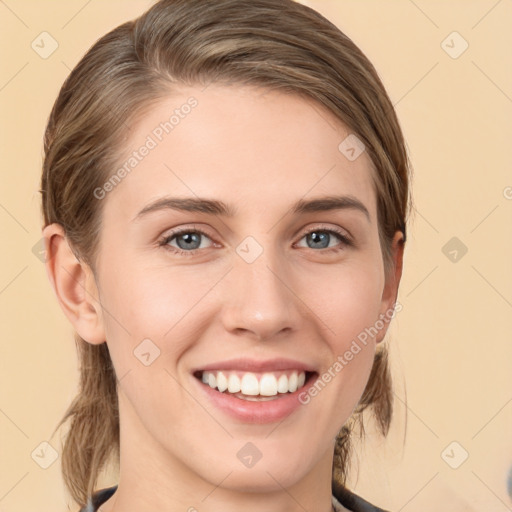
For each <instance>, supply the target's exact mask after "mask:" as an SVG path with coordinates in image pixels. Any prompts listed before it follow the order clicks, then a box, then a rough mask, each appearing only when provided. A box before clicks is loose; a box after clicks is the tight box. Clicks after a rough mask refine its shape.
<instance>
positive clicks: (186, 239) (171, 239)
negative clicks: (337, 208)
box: [158, 226, 354, 256]
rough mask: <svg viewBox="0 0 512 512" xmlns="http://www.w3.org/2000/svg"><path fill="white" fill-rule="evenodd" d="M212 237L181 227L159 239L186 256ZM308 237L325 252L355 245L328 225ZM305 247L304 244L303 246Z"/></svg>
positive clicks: (317, 247)
mask: <svg viewBox="0 0 512 512" xmlns="http://www.w3.org/2000/svg"><path fill="white" fill-rule="evenodd" d="M333 235H334V239H338V241H339V242H340V243H338V244H336V245H335V246H334V247H333V246H331V245H330V243H331V241H332V240H333ZM205 238H206V239H208V240H210V241H211V238H210V237H209V236H208V234H207V233H205V232H204V231H202V230H200V229H197V228H194V229H191V228H186V229H180V230H177V231H173V232H172V233H170V234H167V235H166V236H164V237H163V238H162V239H161V240H160V241H159V243H158V244H159V246H163V247H164V248H165V249H166V250H169V251H171V252H173V253H175V254H180V255H184V256H193V255H195V254H196V253H197V252H199V251H200V250H201V249H205V248H208V247H211V246H212V245H210V246H207V247H205V246H204V245H203V244H202V240H204V239H205ZM303 239H306V240H307V241H311V245H308V246H307V247H309V248H310V249H323V250H324V251H323V252H338V251H341V250H343V249H344V248H345V247H347V246H353V245H354V244H353V243H352V241H351V240H350V238H349V237H348V236H347V235H346V234H345V233H344V232H343V231H341V230H338V229H334V228H327V227H323V226H320V227H316V228H315V229H311V230H309V231H307V232H305V233H304V234H303V235H302V238H301V240H303ZM302 247H304V246H302Z"/></svg>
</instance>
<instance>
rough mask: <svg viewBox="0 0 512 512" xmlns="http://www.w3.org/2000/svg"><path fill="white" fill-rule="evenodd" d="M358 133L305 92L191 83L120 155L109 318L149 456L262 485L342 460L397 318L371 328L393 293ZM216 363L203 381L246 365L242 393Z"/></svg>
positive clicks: (125, 426)
mask: <svg viewBox="0 0 512 512" xmlns="http://www.w3.org/2000/svg"><path fill="white" fill-rule="evenodd" d="M190 98H194V99H193V100H191V99H190ZM185 105H189V108H187V107H184V106H185ZM175 109H178V110H177V112H176V116H175V118H174V119H173V120H171V123H173V124H172V129H171V128H170V126H171V125H169V124H168V125H165V122H168V123H169V119H170V116H171V115H172V113H173V111H175ZM178 118H179V120H178V121H177V119H178ZM161 123H163V124H161ZM166 130H167V131H166ZM349 134H350V131H349V130H348V129H347V128H346V127H344V126H343V125H342V124H341V123H340V122H339V121H338V120H336V119H335V118H334V117H332V115H331V114H330V113H329V112H327V111H326V110H324V109H323V108H322V107H321V106H319V105H317V104H316V103H313V102H312V101H310V100H307V99H304V98H301V97H300V96H297V95H285V94H282V93H278V92H266V93H264V91H263V90H260V89H256V88H253V87H240V86H237V87H227V86H226V87H221V86H214V85H211V86H209V87H207V88H206V89H205V90H204V91H202V90H201V89H200V88H196V87H189V88H182V89H180V90H179V92H176V93H173V95H172V96H170V97H168V98H166V99H165V100H162V101H161V102H160V103H159V104H158V105H157V106H154V107H152V109H151V111H150V112H149V113H147V114H146V115H145V116H144V117H143V118H142V119H140V120H139V121H138V123H137V124H136V126H135V128H134V130H133V132H131V134H130V138H129V140H128V141H127V143H126V148H125V149H126V151H125V152H124V153H123V155H122V156H121V158H120V160H119V161H120V165H119V167H122V165H123V164H124V163H125V162H128V161H129V159H130V157H132V158H135V159H136V163H135V160H132V161H131V164H128V166H127V167H126V168H125V169H130V171H129V172H126V173H122V172H121V173H119V174H118V177H120V178H121V179H120V180H117V181H115V182H114V181H112V182H111V184H110V186H109V185H106V186H105V187H104V188H103V192H105V193H103V192H100V191H98V194H97V195H98V197H99V199H97V198H95V199H94V200H98V201H102V202H103V203H102V205H101V206H102V207H103V217H102V232H101V238H100V245H99V253H98V260H97V268H96V277H97V282H96V286H97V294H98V299H99V303H100V304H101V318H100V322H101V325H102V329H103V330H104V339H106V342H107V345H108V348H109V351H110V354H111V357H112V360H113V363H114V366H115V370H116V374H117V377H118V379H119V389H118V393H119V401H120V408H121V425H122V432H123V436H124V438H125V439H131V440H132V442H131V443H128V442H126V443H125V450H126V451H130V452H131V453H132V455H133V459H132V461H133V460H134V459H135V453H137V454H138V456H139V457H140V456H142V454H145V456H146V457H145V461H144V462H142V461H140V467H146V468H147V469H148V470H149V465H150V464H151V467H152V468H153V469H154V468H155V466H160V467H161V468H163V467H171V466H172V467H173V468H175V470H176V471H181V472H182V474H189V475H195V476H196V477H199V478H201V479H203V480H205V481H207V482H209V483H215V485H217V484H218V481H219V475H228V474H230V477H229V478H228V479H226V480H225V481H224V482H223V484H222V486H223V487H225V488H232V489H235V488H240V487H241V486H243V488H244V489H245V490H259V491H263V490H267V491H268V490H271V489H273V490H275V489H278V488H280V486H289V485H291V484H292V483H293V482H296V481H299V480H300V479H301V478H305V477H306V475H308V474H310V473H311V472H313V471H314V469H315V468H318V467H319V465H323V467H327V469H328V471H329V473H330V471H331V466H330V464H332V451H333V442H334V439H335V437H336V434H337V433H338V431H339V429H340V428H341V426H342V425H343V424H344V423H345V422H346V420H347V419H348V418H349V416H350V414H351V412H352V411H353V409H354V407H355V406H356V405H357V403H358V401H359V399H360V397H361V394H362V392H363V390H364V387H365V385H366V383H367V381H368V377H369V374H370V370H371V367H372V362H373V357H374V352H375V347H376V343H378V342H379V341H380V340H382V338H383V336H384V334H385V330H386V327H387V325H386V323H385V322H384V324H385V326H384V327H383V328H380V329H378V334H377V335H375V336H374V337H372V336H368V335H366V339H365V342H363V341H362V339H364V338H365V336H364V334H362V333H364V332H368V331H365V329H369V328H370V327H372V326H375V324H376V322H378V321H379V319H381V320H382V314H386V313H387V314H389V311H390V308H391V307H392V304H393V302H394V299H395V293H396V288H393V286H390V285H389V284H387V283H388V281H389V280H386V276H385V273H384V266H383V260H382V250H381V247H380V245H379V236H378V224H377V210H376V196H375V191H374V186H373V183H372V168H371V163H370V159H369V157H368V155H367V154H366V152H364V151H363V153H362V154H361V155H360V156H359V157H358V158H356V159H355V160H354V159H349V158H347V156H346V154H344V153H343V152H341V151H340V149H339V145H340V143H341V142H342V141H343V140H344V139H345V138H346V137H347V136H348V135H349ZM143 146H145V147H146V148H148V149H147V150H141V149H140V148H142V147H143ZM134 151H135V152H137V154H136V155H135V156H134ZM130 165H131V166H132V167H130ZM112 183H115V185H112ZM326 198H329V199H331V200H332V201H331V202H328V201H322V200H323V199H326ZM184 200H188V202H184ZM180 201H181V203H180ZM205 201H210V202H213V203H207V202H205ZM221 207H222V208H221ZM382 323H383V322H382V321H381V322H380V324H379V325H381V324H382ZM354 341H355V344H354ZM356 347H357V348H356ZM348 352H350V353H351V354H352V357H350V355H349V354H348ZM235 359H236V360H237V361H234V360H235ZM285 360H286V361H285ZM240 362H242V363H245V364H247V365H248V366H243V365H238V366H237V364H236V363H240ZM260 363H261V364H262V365H260V366H258V364H260ZM336 363H337V364H336ZM272 365H273V366H272ZM213 367H215V370H222V374H223V376H224V378H225V379H223V377H222V376H219V374H218V373H217V371H213V370H212V372H210V373H211V376H209V374H206V375H205V376H204V378H205V380H208V382H209V383H212V384H213V385H214V386H215V385H217V386H220V387H223V385H229V386H231V385H232V386H236V378H235V377H238V378H239V379H240V381H241V383H244V384H243V385H244V386H246V387H244V388H243V389H242V391H244V390H245V392H244V395H245V398H247V399H244V398H240V395H238V396H234V394H235V392H236V391H235V389H236V388H234V387H229V388H228V390H227V391H228V392H229V390H230V389H233V394H231V393H230V394H228V393H227V392H226V391H224V392H223V393H221V391H219V390H214V389H213V388H211V387H210V385H209V383H204V382H202V374H201V370H204V369H205V368H213ZM247 370H253V371H252V372H248V371H247ZM294 370H297V378H298V383H297V382H296V381H295V378H294V377H293V376H292V374H293V372H294ZM305 370H307V372H305V373H304V378H306V379H307V380H306V381H305V382H304V384H303V385H302V381H301V372H302V371H305ZM263 374H270V375H266V376H265V377H264V381H265V385H263V380H262V377H263ZM283 375H285V377H284V378H283V377H282V376H283ZM233 376H235V377H233ZM329 377H330V378H329ZM244 379H245V380H244ZM274 379H275V381H274ZM255 381H256V386H258V385H259V386H261V388H259V387H254V382H255ZM279 382H280V384H279ZM267 384H268V387H267ZM276 384H279V385H280V386H283V387H282V388H280V389H281V390H283V389H285V387H286V386H289V387H288V391H287V392H278V394H277V395H272V393H274V392H275V386H276ZM297 385H299V386H300V388H299V389H298V390H296V391H293V389H294V388H295V386H297ZM255 389H256V391H254V390H255ZM264 389H265V390H267V391H264ZM251 390H252V391H251ZM315 390H316V391H315ZM267 392H268V393H269V395H265V396H266V398H265V399H264V400H261V401H255V400H250V399H251V397H252V398H253V399H254V398H255V395H251V393H257V394H258V393H259V394H264V393H267ZM247 395H248V396H247ZM272 397H273V398H272ZM248 443H250V444H248ZM150 454H151V456H149V455H150ZM251 457H252V459H251ZM258 458H259V460H257V459H258ZM128 459H129V456H128V455H126V460H128ZM149 460H152V462H151V463H150V462H148V461H149ZM252 460H257V462H256V463H253V462H251V461H252ZM252 464H253V465H252ZM270 475H271V476H272V477H270ZM276 482H279V485H278V484H277V483H276Z"/></svg>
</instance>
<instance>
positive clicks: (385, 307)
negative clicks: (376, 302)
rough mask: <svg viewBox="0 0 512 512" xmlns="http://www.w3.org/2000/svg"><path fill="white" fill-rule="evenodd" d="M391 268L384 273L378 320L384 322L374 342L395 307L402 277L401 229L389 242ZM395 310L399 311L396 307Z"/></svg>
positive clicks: (402, 239)
mask: <svg viewBox="0 0 512 512" xmlns="http://www.w3.org/2000/svg"><path fill="white" fill-rule="evenodd" d="M391 254H392V258H391V268H390V269H389V270H388V272H387V275H386V281H385V284H384V290H383V292H382V302H381V310H380V316H379V320H380V319H381V320H382V322H383V323H384V326H383V328H382V329H379V332H378V334H377V336H376V338H375V341H376V343H380V342H381V341H382V340H383V339H384V336H385V335H386V332H387V330H388V327H389V324H390V320H391V315H392V313H393V310H394V309H395V302H396V298H397V295H398V285H399V284H400V279H401V277H402V266H403V257H404V235H403V233H402V232H401V231H397V232H396V233H395V236H394V237H393V241H392V244H391ZM396 311H399V309H398V308H396Z"/></svg>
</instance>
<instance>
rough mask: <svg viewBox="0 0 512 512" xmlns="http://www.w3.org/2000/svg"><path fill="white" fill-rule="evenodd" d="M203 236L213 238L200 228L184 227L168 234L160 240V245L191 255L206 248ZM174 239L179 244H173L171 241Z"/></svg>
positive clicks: (175, 251) (178, 252)
mask: <svg viewBox="0 0 512 512" xmlns="http://www.w3.org/2000/svg"><path fill="white" fill-rule="evenodd" d="M202 238H207V239H208V240H211V239H210V237H209V236H208V235H207V234H206V233H205V232H204V231H201V230H200V229H190V228H189V229H182V230H179V231H174V232H173V233H170V234H168V235H166V236H165V237H164V238H163V239H162V240H160V242H159V245H160V246H164V247H165V248H166V249H168V250H170V251H172V252H174V253H177V254H183V255H186V256H191V255H194V254H196V252H198V251H199V250H200V249H204V248H205V247H204V246H202V243H201V239H202ZM173 241H175V243H176V244H177V246H175V245H172V243H171V242H173Z"/></svg>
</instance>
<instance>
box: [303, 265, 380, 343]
mask: <svg viewBox="0 0 512 512" xmlns="http://www.w3.org/2000/svg"><path fill="white" fill-rule="evenodd" d="M315 282H316V286H315V287H312V286H310V287H309V289H310V292H309V294H306V292H305V295H308V296H309V299H308V301H309V302H310V303H312V304H314V305H315V306H314V308H312V309H314V311H315V313H317V315H318V317H319V318H320V319H321V320H322V321H323V323H324V324H325V327H326V331H325V332H326V334H325V336H326V339H329V340H330V344H331V345H332V348H333V349H335V350H336V351H337V352H340V351H342V350H343V351H344V350H346V348H345V347H346V346H347V344H348V345H349V344H350V342H351V340H352V339H354V338H357V336H358V335H359V334H360V333H361V332H364V331H365V329H366V328H369V327H370V326H372V325H374V323H375V322H376V320H377V319H378V315H379V311H380V307H381V299H382V285H383V279H382V274H381V272H380V268H379V265H373V266H371V265H368V266H363V265H359V266H356V265H351V266H347V267H346V268H342V269H340V270H339V271H337V272H330V274H329V276H328V278H327V276H324V277H322V276H317V279H316V281H315Z"/></svg>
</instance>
